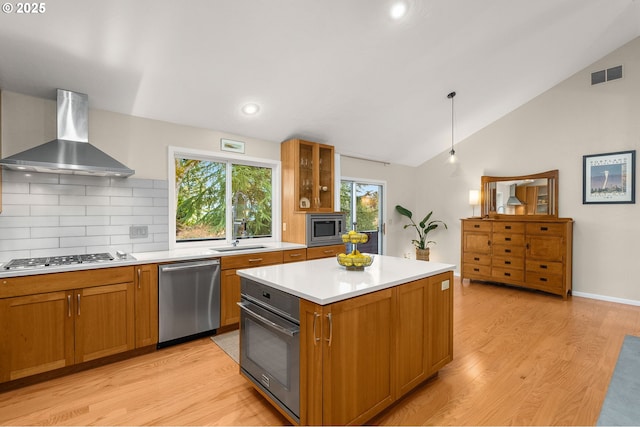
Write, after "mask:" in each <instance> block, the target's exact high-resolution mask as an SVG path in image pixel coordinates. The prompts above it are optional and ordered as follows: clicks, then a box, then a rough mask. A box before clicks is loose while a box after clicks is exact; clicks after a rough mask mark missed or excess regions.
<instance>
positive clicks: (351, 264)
mask: <svg viewBox="0 0 640 427" xmlns="http://www.w3.org/2000/svg"><path fill="white" fill-rule="evenodd" d="M336 259H337V260H338V264H340V265H341V266H343V267H345V268H346V269H347V270H349V271H363V270H364V269H365V267H369V266H370V265H371V264H372V263H373V255H368V254H361V253H360V252H358V251H353V252H351V253H350V254H348V255H347V254H338V255H337V257H336Z"/></svg>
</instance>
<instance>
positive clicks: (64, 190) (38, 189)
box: [29, 183, 86, 196]
mask: <svg viewBox="0 0 640 427" xmlns="http://www.w3.org/2000/svg"><path fill="white" fill-rule="evenodd" d="M29 187H30V188H29V191H30V192H31V194H58V195H74V196H84V195H85V191H86V190H85V189H86V187H85V186H84V185H60V184H40V183H32V184H30V185H29Z"/></svg>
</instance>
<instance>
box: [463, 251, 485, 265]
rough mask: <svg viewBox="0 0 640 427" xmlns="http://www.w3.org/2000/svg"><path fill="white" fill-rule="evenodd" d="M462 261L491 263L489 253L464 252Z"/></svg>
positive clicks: (467, 262) (478, 263)
mask: <svg viewBox="0 0 640 427" xmlns="http://www.w3.org/2000/svg"><path fill="white" fill-rule="evenodd" d="M463 261H464V263H465V264H474V265H491V255H487V254H474V253H469V252H465V253H464V258H463Z"/></svg>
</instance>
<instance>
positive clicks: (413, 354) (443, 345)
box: [396, 272, 453, 397]
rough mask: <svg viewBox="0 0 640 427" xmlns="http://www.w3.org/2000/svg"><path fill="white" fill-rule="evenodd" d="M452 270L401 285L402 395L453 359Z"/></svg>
mask: <svg viewBox="0 0 640 427" xmlns="http://www.w3.org/2000/svg"><path fill="white" fill-rule="evenodd" d="M452 285H453V276H452V273H450V272H448V273H442V274H438V275H436V276H433V277H430V278H425V279H420V280H416V281H414V282H411V283H407V284H405V285H402V286H398V287H397V305H398V310H397V313H398V323H397V328H396V329H397V334H396V353H397V371H396V380H397V389H398V397H400V396H402V395H404V394H406V393H407V392H409V391H410V390H412V389H413V388H415V387H416V386H417V385H419V384H420V383H422V382H423V381H424V380H426V379H427V378H429V377H430V376H432V375H433V374H435V373H436V372H437V371H438V370H439V369H440V368H442V367H443V366H445V365H446V364H447V363H449V362H451V360H452V359H453V327H452V325H453V292H452V289H451V286H452Z"/></svg>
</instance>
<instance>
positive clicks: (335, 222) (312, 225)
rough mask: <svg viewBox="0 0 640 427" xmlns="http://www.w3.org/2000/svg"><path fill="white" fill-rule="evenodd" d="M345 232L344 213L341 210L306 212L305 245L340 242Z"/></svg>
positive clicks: (324, 244)
mask: <svg viewBox="0 0 640 427" xmlns="http://www.w3.org/2000/svg"><path fill="white" fill-rule="evenodd" d="M346 232H347V226H346V220H345V215H344V214H343V213H341V212H333V213H313V214H307V246H309V247H313V246H328V245H339V244H340V243H342V234H344V233H346Z"/></svg>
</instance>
